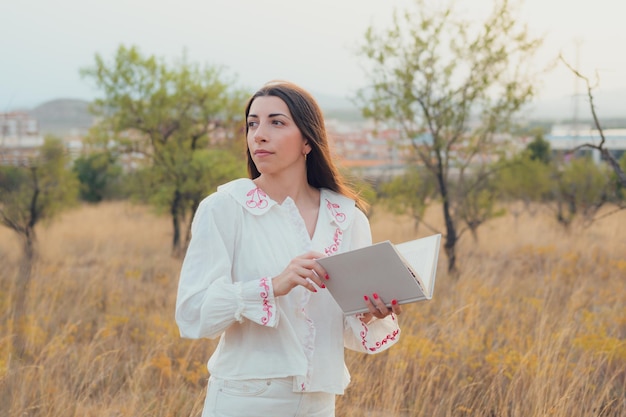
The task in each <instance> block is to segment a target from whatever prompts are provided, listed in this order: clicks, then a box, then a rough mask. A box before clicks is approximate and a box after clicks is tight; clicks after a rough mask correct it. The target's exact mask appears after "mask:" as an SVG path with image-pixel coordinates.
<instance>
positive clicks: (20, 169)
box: [0, 137, 78, 356]
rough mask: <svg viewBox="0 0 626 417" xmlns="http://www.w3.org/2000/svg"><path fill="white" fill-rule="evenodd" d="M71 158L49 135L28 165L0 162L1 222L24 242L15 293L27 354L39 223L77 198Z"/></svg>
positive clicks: (19, 345) (16, 320) (19, 343)
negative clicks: (25, 324) (26, 333)
mask: <svg viewBox="0 0 626 417" xmlns="http://www.w3.org/2000/svg"><path fill="white" fill-rule="evenodd" d="M68 164H69V158H68V155H67V153H66V151H65V147H64V146H63V143H62V142H61V140H59V139H56V138H52V137H49V138H46V139H45V141H44V144H43V146H42V147H41V148H40V149H39V151H38V153H37V155H36V156H34V157H32V158H30V160H29V162H28V164H26V165H24V166H0V224H2V225H3V226H6V227H8V228H9V229H11V230H13V231H14V232H15V233H17V235H18V236H19V237H20V240H21V243H22V259H21V262H20V267H19V271H18V275H17V278H16V280H17V281H16V285H15V292H14V293H13V299H12V300H13V301H12V306H13V307H12V313H13V324H14V327H15V328H16V331H15V334H16V338H15V343H14V346H15V350H16V353H17V354H18V355H20V356H21V355H22V354H23V350H24V347H25V344H24V338H23V335H22V332H21V327H22V326H23V320H24V318H25V312H26V295H27V293H28V287H29V285H30V282H31V279H32V276H33V268H34V266H35V262H36V259H37V254H38V248H37V235H36V233H35V231H36V226H37V225H38V224H40V223H41V222H42V221H45V220H50V219H52V218H54V216H56V215H57V214H59V213H60V212H61V211H62V210H64V209H66V208H67V207H69V206H71V205H72V204H74V203H75V202H76V197H77V193H78V181H77V180H76V177H75V176H74V174H73V173H72V172H71V171H70V170H68V169H67V166H68Z"/></svg>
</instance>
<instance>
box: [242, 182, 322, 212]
mask: <svg viewBox="0 0 626 417" xmlns="http://www.w3.org/2000/svg"><path fill="white" fill-rule="evenodd" d="M254 183H255V184H256V185H257V186H258V187H259V188H261V189H262V190H263V191H264V192H265V193H267V195H268V196H269V197H270V198H271V199H272V200H274V201H276V202H277V203H279V204H282V203H283V201H285V199H286V198H287V197H290V198H291V199H292V200H293V201H294V202H295V203H296V205H297V206H298V207H300V206H310V205H318V204H319V190H317V189H316V188H314V187H312V186H311V185H309V183H308V182H307V181H306V178H303V179H299V180H295V181H294V179H289V178H284V177H281V178H276V177H268V176H264V175H261V176H259V177H257V178H255V179H254Z"/></svg>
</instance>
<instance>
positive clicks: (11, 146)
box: [0, 112, 44, 166]
mask: <svg viewBox="0 0 626 417" xmlns="http://www.w3.org/2000/svg"><path fill="white" fill-rule="evenodd" d="M43 142H44V138H43V136H42V135H41V134H40V133H39V126H38V124H37V120H35V119H34V118H33V117H31V116H30V115H29V114H28V113H26V112H11V113H0V165H16V166H17V165H21V164H26V163H27V162H28V160H29V158H31V157H33V156H34V155H36V153H37V150H38V148H39V147H40V146H41V145H43Z"/></svg>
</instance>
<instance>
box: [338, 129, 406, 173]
mask: <svg viewBox="0 0 626 417" xmlns="http://www.w3.org/2000/svg"><path fill="white" fill-rule="evenodd" d="M326 128H327V130H328V134H329V141H330V145H331V149H332V152H333V154H334V156H335V157H337V158H338V160H339V164H340V166H343V167H346V168H349V169H351V170H352V171H354V172H357V173H358V174H359V175H360V176H362V177H363V178H365V179H367V180H370V181H378V180H381V179H386V178H390V177H392V176H395V175H398V174H401V173H402V172H404V169H405V166H406V165H405V164H406V158H405V156H406V155H404V154H403V152H402V151H401V150H399V149H398V147H397V146H396V144H397V143H398V142H399V139H398V138H399V137H400V132H399V131H398V130H396V129H384V130H377V129H375V128H374V127H373V126H370V125H369V124H368V123H348V122H341V121H338V120H335V119H330V120H326Z"/></svg>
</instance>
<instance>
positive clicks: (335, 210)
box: [326, 199, 346, 223]
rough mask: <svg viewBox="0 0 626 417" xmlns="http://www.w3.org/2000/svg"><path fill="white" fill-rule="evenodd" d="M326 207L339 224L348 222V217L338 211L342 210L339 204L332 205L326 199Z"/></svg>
mask: <svg viewBox="0 0 626 417" xmlns="http://www.w3.org/2000/svg"><path fill="white" fill-rule="evenodd" d="M326 207H327V208H328V210H330V213H331V214H332V215H333V217H334V218H335V220H336V221H337V223H343V222H344V221H345V220H346V215H345V214H344V213H342V212H340V211H339V210H338V209H339V208H340V206H339V204H337V203H331V202H330V201H329V200H328V199H326Z"/></svg>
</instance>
